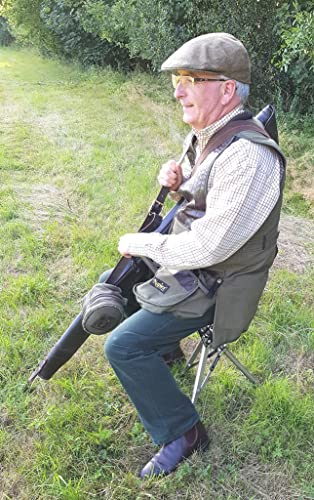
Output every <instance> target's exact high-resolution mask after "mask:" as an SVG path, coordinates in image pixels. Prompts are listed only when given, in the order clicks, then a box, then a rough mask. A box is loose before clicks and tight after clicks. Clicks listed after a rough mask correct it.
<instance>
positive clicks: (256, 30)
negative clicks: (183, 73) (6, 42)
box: [3, 0, 314, 114]
mask: <svg viewBox="0 0 314 500" xmlns="http://www.w3.org/2000/svg"><path fill="white" fill-rule="evenodd" d="M3 3H4V8H5V15H6V16H7V17H8V19H9V20H10V23H11V25H12V27H13V29H14V32H15V33H16V36H17V38H18V39H19V40H22V41H24V42H25V41H28V42H31V43H32V44H35V45H37V46H39V47H40V48H41V49H42V50H44V51H45V52H48V53H56V54H58V55H61V56H64V57H66V58H68V59H76V60H79V61H80V62H81V63H83V64H97V65H101V66H105V65H111V66H113V67H119V68H121V69H124V70H127V71H128V70H131V69H133V68H134V67H135V66H137V67H141V68H143V69H148V70H153V71H157V70H159V67H160V64H161V63H162V61H163V60H164V59H165V58H166V57H167V56H168V55H169V54H170V53H172V52H173V51H174V50H175V49H176V48H178V47H179V46H180V45H181V44H182V43H183V42H185V41H187V40H188V39H190V38H192V37H194V36H197V35H200V34H203V33H207V32H213V31H226V32H229V33H232V34H233V35H235V36H236V37H238V38H239V39H241V40H242V41H243V42H244V44H245V46H246V47H247V49H248V51H249V54H250V57H251V60H252V67H253V83H254V85H253V88H252V90H253V92H252V97H251V105H252V106H253V109H255V110H256V109H257V108H260V107H261V105H262V104H264V103H265V102H271V101H273V100H274V98H275V96H277V98H278V97H279V98H280V102H281V103H282V106H283V108H284V110H286V111H287V110H289V111H298V112H300V113H304V114H305V113H307V112H310V111H311V109H312V106H313V102H314V97H313V96H314V93H313V86H314V83H313V81H314V79H313V58H314V56H313V54H314V50H313V37H314V35H313V33H314V21H313V18H314V17H313V7H312V2H311V1H310V0H290V1H288V2H285V1H283V0H269V1H267V2H261V1H258V0H211V1H210V2H209V1H208V0H194V1H193V2H192V1H191V0H108V1H104V0H34V1H33V2H28V1H27V0H4V2H3Z"/></svg>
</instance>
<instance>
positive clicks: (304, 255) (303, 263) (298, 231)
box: [274, 214, 314, 273]
mask: <svg viewBox="0 0 314 500" xmlns="http://www.w3.org/2000/svg"><path fill="white" fill-rule="evenodd" d="M279 229H280V235H279V241H278V247H279V252H278V255H277V257H276V259H275V262H274V269H287V270H289V271H292V272H295V273H304V272H305V271H306V270H307V269H308V268H309V267H311V266H313V265H314V251H313V250H314V221H312V220H310V219H304V218H302V217H295V216H292V215H286V214H283V215H282V216H281V220H280V225H279Z"/></svg>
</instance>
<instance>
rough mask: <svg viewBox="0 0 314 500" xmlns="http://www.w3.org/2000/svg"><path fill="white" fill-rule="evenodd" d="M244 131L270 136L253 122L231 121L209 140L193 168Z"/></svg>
mask: <svg viewBox="0 0 314 500" xmlns="http://www.w3.org/2000/svg"><path fill="white" fill-rule="evenodd" d="M244 131H251V132H257V133H259V134H261V135H263V136H264V137H267V138H270V135H269V134H268V133H267V132H266V130H265V129H264V128H263V127H262V126H259V125H258V124H257V123H256V122H255V121H254V120H235V121H234V120H231V121H230V122H228V123H227V124H226V125H225V126H224V127H223V128H221V129H220V130H218V132H216V133H215V134H214V135H213V136H212V137H211V138H210V139H209V141H208V142H207V144H206V146H205V148H204V149H203V151H202V154H201V155H200V157H199V158H198V160H197V162H196V164H195V167H198V165H200V164H201V163H202V162H203V161H204V160H205V158H206V157H207V156H208V155H209V153H211V152H212V151H214V150H215V149H216V148H218V147H219V146H221V145H222V144H224V143H225V142H227V141H228V140H230V139H232V137H234V136H235V135H237V134H238V133H240V132H244ZM195 167H194V168H195Z"/></svg>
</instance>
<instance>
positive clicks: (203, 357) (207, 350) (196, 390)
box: [184, 341, 259, 404]
mask: <svg viewBox="0 0 314 500" xmlns="http://www.w3.org/2000/svg"><path fill="white" fill-rule="evenodd" d="M199 353H200V357H199V360H198V361H196V362H195V359H196V357H197V356H198V354H199ZM223 354H225V355H226V356H227V358H228V359H229V360H230V361H231V362H232V363H233V364H234V365H235V367H236V368H238V370H240V371H241V372H242V373H243V375H244V376H245V377H246V378H247V379H248V380H250V382H252V384H255V385H258V384H259V381H258V380H257V379H256V378H255V377H254V376H253V375H252V374H251V373H250V372H249V371H248V370H247V369H246V368H245V366H243V365H242V363H240V361H239V360H238V359H237V358H236V357H235V356H234V354H232V352H231V351H229V349H228V348H227V346H226V345H225V344H223V345H222V346H220V347H218V348H217V349H214V350H213V349H212V348H211V346H210V345H208V346H205V345H204V343H203V342H202V341H200V342H199V343H198V345H197V346H196V348H195V349H194V351H193V353H192V354H191V357H190V358H189V360H188V361H187V364H186V366H185V370H184V373H186V372H187V370H189V369H190V368H192V367H193V366H195V365H196V364H197V365H198V366H197V373H196V377H195V382H194V387H193V393H192V398H191V401H192V403H193V404H196V402H197V400H198V397H199V395H200V393H201V391H202V389H203V387H204V386H205V385H206V384H207V382H208V379H209V377H210V376H211V374H212V372H213V371H214V369H215V367H216V366H217V363H218V361H219V360H220V358H221V356H222V355H223ZM212 356H215V357H214V359H213V361H212V362H211V364H210V365H209V368H208V372H207V374H206V376H204V373H205V369H206V364H207V361H208V359H209V358H210V357H212Z"/></svg>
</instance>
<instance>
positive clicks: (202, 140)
mask: <svg viewBox="0 0 314 500" xmlns="http://www.w3.org/2000/svg"><path fill="white" fill-rule="evenodd" d="M243 109H244V108H243V105H242V104H239V105H238V106H236V107H235V108H234V109H233V110H232V111H230V113H227V114H226V115H225V116H223V117H222V118H220V120H217V121H216V122H214V123H212V124H211V125H209V126H208V127H206V128H203V129H202V130H195V129H192V130H193V133H194V135H195V137H196V138H197V143H196V148H197V149H198V150H199V151H198V153H199V154H200V153H201V152H202V151H203V149H204V148H205V146H206V144H207V142H208V141H209V139H210V138H211V137H212V136H213V135H214V134H215V133H216V132H218V130H220V129H221V128H222V127H224V126H225V125H226V124H227V123H228V122H229V121H230V120H232V118H234V117H235V116H237V115H238V114H240V113H242V112H243Z"/></svg>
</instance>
